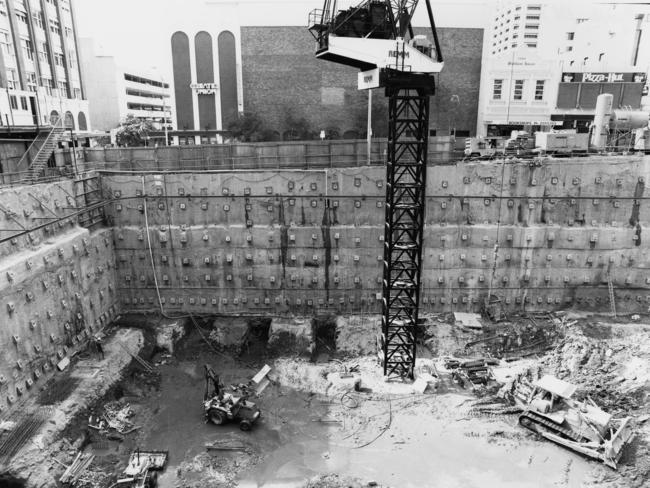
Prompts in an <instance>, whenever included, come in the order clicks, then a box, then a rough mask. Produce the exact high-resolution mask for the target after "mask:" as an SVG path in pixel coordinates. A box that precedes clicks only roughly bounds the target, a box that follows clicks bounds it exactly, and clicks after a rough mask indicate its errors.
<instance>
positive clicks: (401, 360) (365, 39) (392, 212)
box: [309, 0, 443, 379]
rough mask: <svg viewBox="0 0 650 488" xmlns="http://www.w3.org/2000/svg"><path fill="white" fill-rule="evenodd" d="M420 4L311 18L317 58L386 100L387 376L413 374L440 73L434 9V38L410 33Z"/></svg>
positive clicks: (377, 4)
mask: <svg viewBox="0 0 650 488" xmlns="http://www.w3.org/2000/svg"><path fill="white" fill-rule="evenodd" d="M418 3H419V2H418V0H364V1H362V2H361V3H360V4H358V5H357V6H355V7H352V8H349V9H347V10H338V8H337V0H325V3H324V6H323V8H322V9H317V10H314V11H312V12H311V13H310V14H309V31H310V32H311V34H312V35H313V36H314V38H315V39H316V42H317V48H316V57H317V58H319V59H323V60H326V61H331V62H334V63H338V64H343V65H346V66H352V67H355V68H358V69H359V71H360V72H359V73H358V87H359V89H372V88H384V89H385V94H386V96H387V97H388V99H389V103H388V117H389V124H388V125H389V130H388V147H387V151H386V156H387V162H386V225H385V235H384V273H383V293H382V331H381V335H382V338H381V340H380V341H378V342H379V343H380V344H381V349H382V350H381V351H380V360H381V363H382V366H383V369H384V375H385V376H387V377H391V376H397V377H400V378H407V377H408V378H411V379H413V377H414V369H415V351H416V341H415V336H416V334H415V330H416V327H417V324H418V313H419V303H420V284H421V280H420V275H421V270H422V241H423V229H424V208H425V202H426V192H425V190H426V181H427V178H426V171H427V154H428V143H429V108H430V103H429V99H430V97H431V96H432V95H433V94H434V92H435V76H436V75H437V74H438V73H440V72H441V70H442V68H443V59H442V53H441V50H440V43H439V41H438V34H437V31H436V28H435V23H434V20H433V13H432V11H431V4H430V2H429V0H425V3H426V7H427V14H428V18H429V24H430V28H431V31H430V32H431V38H427V36H424V35H417V36H416V35H414V33H413V27H412V25H411V19H412V18H413V14H414V13H415V9H416V7H417V5H418Z"/></svg>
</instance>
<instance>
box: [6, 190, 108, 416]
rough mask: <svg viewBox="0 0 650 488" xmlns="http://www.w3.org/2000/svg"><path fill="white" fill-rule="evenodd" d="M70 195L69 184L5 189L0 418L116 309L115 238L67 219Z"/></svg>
mask: <svg viewBox="0 0 650 488" xmlns="http://www.w3.org/2000/svg"><path fill="white" fill-rule="evenodd" d="M72 194H74V191H73V187H72V183H71V182H69V181H67V182H66V181H62V182H59V183H55V184H50V185H34V186H29V187H15V188H8V189H0V206H1V207H0V208H2V210H3V214H2V215H0V219H2V227H3V230H2V231H0V240H1V241H2V242H1V243H0V256H1V259H0V301H1V302H2V303H0V315H1V316H2V319H1V322H2V328H1V330H0V344H2V347H1V348H0V412H2V411H4V410H5V409H6V408H7V407H8V406H10V405H12V404H15V403H16V402H17V401H20V400H21V399H22V398H24V397H25V396H27V395H30V394H33V393H34V392H36V391H38V389H39V387H40V383H42V382H44V380H45V379H47V378H49V377H51V375H52V374H53V373H54V367H55V365H56V364H57V363H58V362H59V361H60V360H61V359H62V358H64V357H66V356H68V355H70V354H71V353H72V352H74V351H75V350H76V349H77V348H78V347H79V346H80V345H81V343H80V341H83V340H84V339H85V337H86V335H87V334H88V333H92V332H93V331H98V330H99V329H101V328H102V327H103V326H104V325H106V324H108V323H109V321H110V320H112V319H113V318H114V317H115V314H116V313H117V310H118V309H117V307H118V303H116V293H115V256H114V253H113V242H112V235H111V231H110V230H108V229H103V230H98V231H95V232H92V233H91V232H89V231H88V230H87V229H84V228H80V227H78V226H77V225H76V222H75V220H74V219H73V218H65V217H64V216H65V215H69V214H71V213H72V212H74V209H71V208H70V207H74V198H71V197H70V195H72ZM55 216H56V217H55ZM47 219H52V220H51V221H52V224H50V225H47V226H44V227H42V228H41V229H38V230H34V231H32V232H29V233H24V234H22V235H19V236H16V237H14V238H12V237H11V236H12V235H16V234H17V233H18V232H19V230H20V228H21V227H28V228H32V227H35V226H38V225H40V224H43V223H45V222H47ZM5 229H16V230H12V231H9V230H5Z"/></svg>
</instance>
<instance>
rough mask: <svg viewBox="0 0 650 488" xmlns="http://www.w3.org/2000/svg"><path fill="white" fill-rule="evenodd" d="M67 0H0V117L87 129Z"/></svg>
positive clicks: (14, 122) (9, 121)
mask: <svg viewBox="0 0 650 488" xmlns="http://www.w3.org/2000/svg"><path fill="white" fill-rule="evenodd" d="M78 59H79V57H78V40H77V33H76V26H75V17H74V9H73V6H72V3H71V0H0V88H1V90H0V119H1V121H2V122H1V123H2V125H3V126H5V127H6V126H40V125H43V124H48V123H50V122H55V121H56V120H58V119H59V118H61V117H63V119H64V121H65V124H66V126H67V127H68V128H72V129H75V130H79V131H88V130H90V124H89V120H88V119H89V117H88V102H87V101H86V100H85V92H84V85H83V82H82V77H81V73H80V68H79V61H78Z"/></svg>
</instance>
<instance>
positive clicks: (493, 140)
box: [465, 137, 505, 159]
mask: <svg viewBox="0 0 650 488" xmlns="http://www.w3.org/2000/svg"><path fill="white" fill-rule="evenodd" d="M504 154H505V139H504V138H503V137H468V138H467V139H465V156H466V157H469V158H477V159H492V158H496V157H499V156H503V155H504Z"/></svg>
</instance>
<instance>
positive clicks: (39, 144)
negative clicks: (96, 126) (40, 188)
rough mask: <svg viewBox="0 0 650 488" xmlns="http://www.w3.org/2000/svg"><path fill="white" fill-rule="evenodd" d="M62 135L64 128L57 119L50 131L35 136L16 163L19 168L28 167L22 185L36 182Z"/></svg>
mask: <svg viewBox="0 0 650 488" xmlns="http://www.w3.org/2000/svg"><path fill="white" fill-rule="evenodd" d="M64 133H65V126H64V125H63V119H62V118H59V119H58V120H57V121H56V122H55V124H54V125H53V126H52V127H51V128H50V130H45V131H42V132H39V133H38V136H36V139H34V142H32V144H31V145H30V146H29V149H27V151H26V152H25V154H23V157H22V158H21V159H20V162H19V163H18V167H19V168H21V167H23V166H28V168H27V170H26V171H25V177H24V178H23V179H22V182H23V183H25V184H31V183H35V182H36V181H37V180H38V178H39V177H40V175H41V173H43V170H44V169H45V168H46V167H47V162H48V161H49V159H50V156H51V155H52V152H54V149H56V145H57V143H58V142H59V139H60V138H61V136H62V135H63V134H64Z"/></svg>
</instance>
